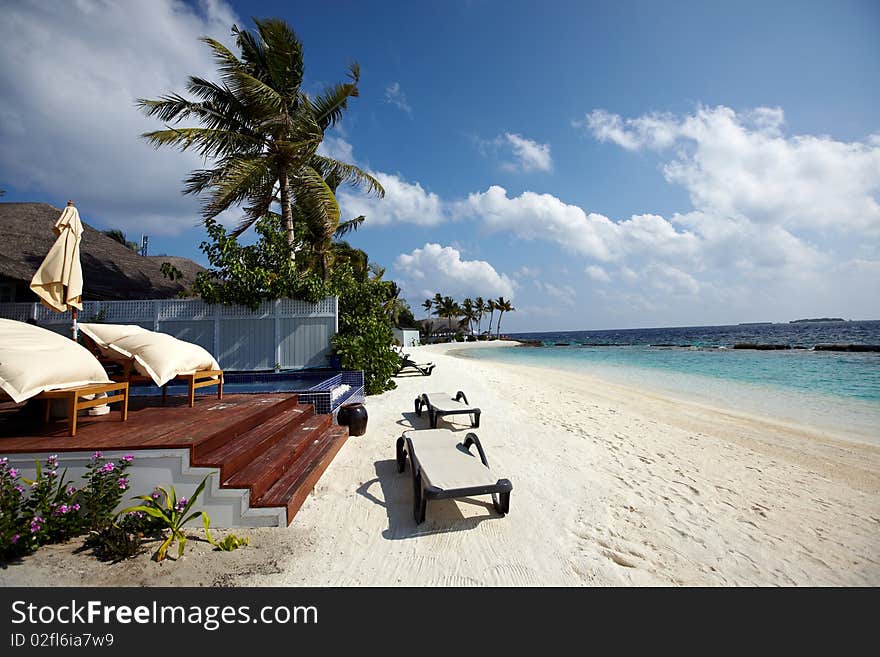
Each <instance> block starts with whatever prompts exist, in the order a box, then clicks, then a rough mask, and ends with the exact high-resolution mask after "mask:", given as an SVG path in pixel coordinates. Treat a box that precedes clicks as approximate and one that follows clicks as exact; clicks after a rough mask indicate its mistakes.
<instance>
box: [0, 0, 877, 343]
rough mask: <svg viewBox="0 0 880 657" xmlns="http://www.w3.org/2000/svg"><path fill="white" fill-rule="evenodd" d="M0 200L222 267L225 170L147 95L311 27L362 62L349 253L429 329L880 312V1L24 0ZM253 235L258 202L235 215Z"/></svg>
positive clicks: (9, 53) (2, 68)
mask: <svg viewBox="0 0 880 657" xmlns="http://www.w3.org/2000/svg"><path fill="white" fill-rule="evenodd" d="M0 10H2V13H3V17H4V18H3V21H2V22H0V88H2V89H3V90H4V92H3V94H2V95H0V188H2V189H4V190H5V191H6V196H5V197H4V199H3V200H4V201H39V202H46V203H51V204H53V205H55V206H57V207H63V206H64V204H65V203H66V202H67V200H68V199H73V200H75V202H76V204H77V207H78V209H79V211H80V215H81V216H82V218H83V219H84V220H85V221H86V222H88V223H90V224H91V225H93V226H95V227H97V228H101V229H108V228H119V229H121V230H123V231H124V232H125V233H126V234H127V237H128V239H129V240H135V241H140V236H141V235H148V236H149V252H150V254H169V255H182V256H187V257H190V258H193V259H194V260H196V261H197V262H199V263H201V264H203V265H207V260H206V258H205V257H204V254H203V253H202V252H201V251H200V249H199V244H200V243H201V242H202V241H203V240H204V239H206V233H205V231H204V229H203V228H202V226H201V224H200V219H199V206H200V200H199V199H198V198H194V197H191V196H184V195H182V194H181V191H180V190H181V189H182V188H183V182H182V181H183V179H184V178H185V177H186V176H187V174H188V173H189V172H190V171H191V170H192V169H195V168H201V167H203V166H204V162H202V161H201V160H200V159H199V158H198V157H197V156H196V155H194V154H190V153H180V152H177V151H175V150H169V149H163V150H159V151H157V150H154V149H153V148H152V147H151V146H149V145H148V144H146V143H145V142H144V141H143V140H142V139H140V138H139V135H140V134H141V133H143V132H145V131H148V130H154V129H159V128H161V127H162V126H161V124H160V123H159V122H157V121H156V120H153V119H147V118H145V117H143V116H142V115H140V114H139V113H138V111H137V109H136V108H135V99H137V98H157V97H159V96H161V95H163V94H166V93H169V92H181V93H183V92H185V87H184V85H185V83H186V79H187V77H188V76H189V75H200V76H204V77H207V78H209V79H217V75H216V69H215V68H214V65H213V63H212V60H211V56H210V52H209V50H208V48H207V46H205V45H204V44H203V43H201V42H199V41H198V39H199V37H201V36H205V35H209V36H212V37H214V38H217V39H219V40H221V41H223V42H224V43H226V44H227V45H229V46H234V42H233V40H232V38H231V36H230V28H231V26H232V25H233V24H236V25H239V26H240V27H247V28H249V27H252V22H251V19H252V17H280V18H283V19H285V20H286V21H287V22H288V23H289V24H290V25H291V26H292V27H293V29H294V30H295V31H296V33H297V35H298V37H299V38H300V39H301V41H302V42H303V46H304V55H305V81H304V88H305V89H306V90H307V91H309V92H310V93H317V92H319V91H320V90H322V89H324V88H325V87H326V86H328V85H330V84H334V83H336V82H340V81H343V80H344V79H345V76H346V72H347V70H348V66H349V64H350V63H351V62H354V61H356V62H358V63H359V64H360V67H361V82H360V85H359V89H360V96H359V97H358V98H356V99H353V101H352V102H351V104H350V106H349V109H348V111H347V112H346V114H345V117H344V119H343V121H342V122H341V123H340V124H339V125H337V126H336V127H334V128H333V129H332V130H330V131H328V133H327V135H326V137H325V141H324V143H323V144H322V152H324V153H327V154H330V155H333V156H334V157H339V158H341V159H344V160H346V161H349V162H353V163H356V164H357V165H359V166H361V167H362V168H364V169H365V170H367V171H370V172H371V173H372V174H373V175H375V176H376V177H377V178H378V179H379V180H380V181H381V182H382V184H383V186H384V188H385V191H386V195H385V197H384V198H382V199H378V198H375V197H368V196H366V195H364V194H363V193H362V192H361V191H359V190H357V189H353V188H345V189H342V190H340V192H339V194H338V196H339V201H340V205H341V207H342V211H343V218H350V217H354V216H358V215H360V214H363V215H364V216H366V221H365V222H364V224H363V226H362V227H361V228H360V230H359V231H358V232H357V233H355V234H353V235H351V236H350V238H349V241H350V242H351V243H352V244H353V245H355V246H357V247H360V248H363V249H364V250H366V251H367V252H368V253H369V256H370V260H371V261H373V262H376V263H378V264H380V265H381V266H383V267H385V268H386V274H385V277H386V278H390V279H393V280H395V281H397V282H398V283H399V284H400V285H401V287H402V288H403V291H404V296H405V297H406V299H407V300H408V301H409V303H410V305H411V307H412V308H413V311H414V312H415V315H416V317H423V316H424V311H423V310H422V308H421V304H422V301H424V299H425V298H427V297H432V296H433V295H434V294H435V293H437V292H439V293H440V294H442V295H444V296H446V295H449V296H452V297H454V298H456V299H458V300H461V299H463V298H464V297H467V296H470V297H477V296H482V297H484V298H486V299H488V298H496V297H498V296H503V297H504V298H506V299H511V301H512V305H513V306H514V308H515V309H516V310H515V312H512V313H509V314H506V315H505V317H504V330H505V332H511V333H515V332H528V331H561V330H587V329H603V328H636V327H656V326H689V325H690V326H693V325H713V324H731V323H739V322H758V321H788V320H791V319H798V318H803V317H821V316H839V317H844V318H847V319H878V318H880V110H878V108H880V38H878V36H880V3H878V2H876V1H875V0H866V1H863V2H856V1H844V0H834V1H833V2H832V1H827V2H812V1H810V0H797V1H776V2H764V1H762V2H753V1H748V0H744V1H740V2H735V3H731V2H721V1H711V0H709V1H707V0H701V1H698V2H689V1H687V0H675V1H674V2H673V1H669V2H657V1H650V2H649V1H625V0H624V1H615V2H611V1H607V2H587V1H586V0H580V1H572V2H568V1H562V0H559V1H549V2H538V1H532V2H522V1H519V2H517V1H513V2H500V1H488V0H485V1H484V0H470V1H455V0H449V1H444V2H415V3H413V2H392V1H390V0H382V1H375V2H374V1H370V0H361V1H359V2H344V1H340V2H336V3H332V4H330V3H315V2H295V1H285V2H269V1H267V2H254V3H247V2H234V1H232V2H229V1H224V0H202V1H194V2H182V1H174V0H152V1H151V2H148V3H147V2H140V1H138V0H113V1H110V0H106V1H99V0H76V1H75V2H74V1H71V2H63V3H59V2H50V1H49V0H43V1H41V2H37V1H30V0H17V1H14V2H13V1H10V0H0ZM222 219H223V221H224V222H225V223H227V225H229V226H232V225H234V224H235V223H237V220H238V219H239V215H238V214H237V213H236V212H234V211H229V212H228V213H226V214H225V215H224V216H223V217H222Z"/></svg>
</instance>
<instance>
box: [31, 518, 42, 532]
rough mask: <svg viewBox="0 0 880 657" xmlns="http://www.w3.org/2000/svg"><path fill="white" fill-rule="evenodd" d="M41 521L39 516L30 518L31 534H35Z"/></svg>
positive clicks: (40, 525)
mask: <svg viewBox="0 0 880 657" xmlns="http://www.w3.org/2000/svg"><path fill="white" fill-rule="evenodd" d="M43 522H44V521H43V519H42V518H41V517H40V516H34V519H33V520H31V534H36V533H37V532H38V531H40V529H41V527H42V524H43Z"/></svg>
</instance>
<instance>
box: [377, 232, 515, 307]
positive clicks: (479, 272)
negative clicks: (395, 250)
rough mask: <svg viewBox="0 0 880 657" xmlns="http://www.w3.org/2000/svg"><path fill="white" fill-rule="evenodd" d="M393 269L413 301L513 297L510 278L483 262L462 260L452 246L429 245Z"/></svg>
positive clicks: (403, 255)
mask: <svg viewBox="0 0 880 657" xmlns="http://www.w3.org/2000/svg"><path fill="white" fill-rule="evenodd" d="M394 269H395V271H396V272H397V273H399V274H400V275H401V277H402V280H401V287H402V288H403V289H404V292H405V294H406V295H407V297H408V298H410V300H411V301H412V300H413V299H418V298H422V297H430V296H433V295H434V294H436V293H437V292H439V293H440V294H442V295H444V296H451V297H453V298H455V299H463V298H465V297H477V296H481V297H483V298H486V299H488V298H492V297H498V296H503V297H505V298H512V297H513V295H514V285H513V281H512V280H511V279H510V278H509V277H508V276H507V275H505V274H499V273H498V272H497V271H496V270H495V268H494V267H493V266H492V265H490V264H489V263H488V262H485V261H483V260H462V259H461V253H460V252H459V251H458V250H456V249H454V248H452V247H450V246H440V245H439V244H433V243H427V244H425V245H424V246H423V247H422V248H420V249H414V250H413V251H412V252H411V253H401V254H400V255H399V256H397V259H396V260H395V262H394Z"/></svg>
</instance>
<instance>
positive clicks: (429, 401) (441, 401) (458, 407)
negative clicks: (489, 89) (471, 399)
mask: <svg viewBox="0 0 880 657" xmlns="http://www.w3.org/2000/svg"><path fill="white" fill-rule="evenodd" d="M423 408H426V409H427V410H428V419H429V420H430V422H431V428H432V429H436V428H437V420H438V419H439V418H441V417H443V416H444V415H460V414H467V415H470V416H471V426H472V427H479V426H480V409H479V408H476V407H471V406H469V405H468V399H467V395H465V394H464V393H463V392H462V391H461V390H459V391H458V392H457V393H455V394H454V395H452V394H450V393H448V392H424V393H422V394H421V395H419V396H418V397H416V401H415V409H416V415H418V416H419V417H421V416H422V409H423Z"/></svg>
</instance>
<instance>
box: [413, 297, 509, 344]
mask: <svg viewBox="0 0 880 657" xmlns="http://www.w3.org/2000/svg"><path fill="white" fill-rule="evenodd" d="M422 308H424V309H425V312H427V313H428V317H430V316H431V315H434V316H435V317H438V318H443V319H446V320H447V327H448V329H449V331H450V332H451V331H453V330H455V329H457V330H459V331H463V332H466V333H467V334H468V335H480V336H482V335H485V336H487V337H491V336H492V320H493V319H494V316H495V311H498V320H497V322H496V325H495V337H498V338H500V337H501V318H502V317H503V316H504V313H509V312H513V311H514V310H516V308H514V307H513V306H512V305H511V304H510V299H505V298H504V297H498V298H497V299H489V300H488V301H484V300H483V297H477V298H476V299H471V298H467V299H465V300H464V301H462V302H461V303H458V302H457V301H456V300H455V299H453V298H452V297H448V296H443V295H442V294H440V293H439V292H438V293H437V294H435V295H434V298H433V299H425V301H424V303H422ZM485 315H489V326H488V327H487V329H486V331H485V332H483V331H482V330H481V328H482V323H483V317H484V316H485ZM453 320H454V321H455V329H453ZM475 325H476V328H477V330H476V332H475V331H474V326H475ZM428 333H429V335H430V333H431V331H430V330H429V331H428Z"/></svg>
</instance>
